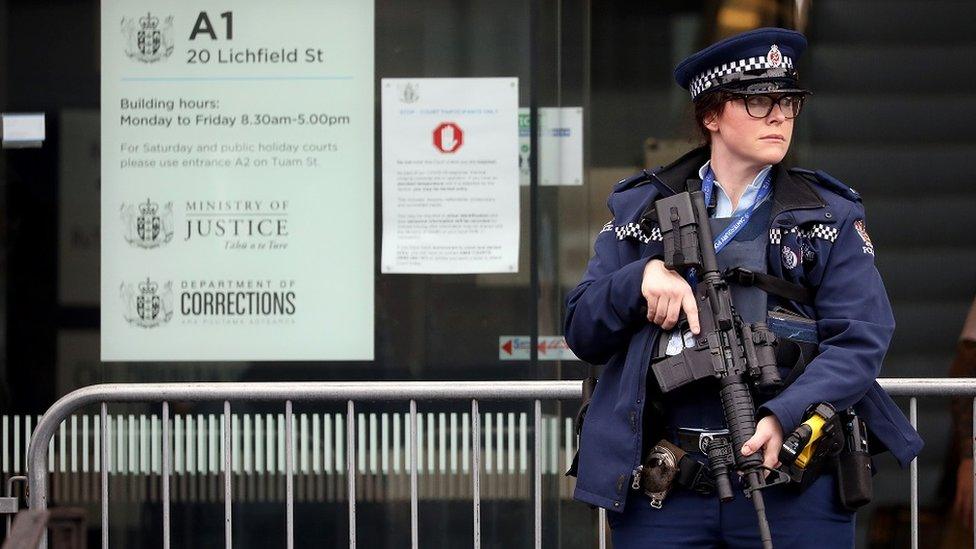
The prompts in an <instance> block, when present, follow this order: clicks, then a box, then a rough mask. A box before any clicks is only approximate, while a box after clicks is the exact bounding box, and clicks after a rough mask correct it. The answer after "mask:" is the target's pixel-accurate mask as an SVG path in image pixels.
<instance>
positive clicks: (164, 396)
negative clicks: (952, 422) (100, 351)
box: [27, 378, 976, 549]
mask: <svg viewBox="0 0 976 549" xmlns="http://www.w3.org/2000/svg"><path fill="white" fill-rule="evenodd" d="M879 382H880V383H881V386H882V387H884V388H885V390H887V391H888V393H889V394H891V395H892V396H907V397H910V400H909V419H910V421H911V423H912V425H913V426H916V427H917V419H918V418H917V398H918V397H923V396H943V397H947V396H954V397H963V396H965V397H973V426H974V430H976V378H897V379H895V378H888V379H880V380H879ZM581 390H582V386H581V383H580V382H579V381H476V382H448V381H430V382H428V381H413V382H386V381H383V382H301V383H294V382H279V383H138V384H104V385H93V386H90V387H85V388H82V389H79V390H77V391H74V392H71V393H69V394H68V395H65V396H64V397H62V398H61V399H60V400H58V401H57V402H55V403H54V405H52V406H51V408H50V409H49V410H48V411H47V413H45V414H44V416H43V417H42V418H41V420H40V422H39V423H38V424H37V428H36V430H35V431H34V434H33V436H32V437H31V442H30V447H29V449H28V455H27V460H28V469H29V471H28V478H29V481H28V488H29V505H30V507H31V509H36V510H43V509H46V508H47V499H48V457H49V456H48V453H49V452H48V448H49V444H50V442H51V439H52V437H54V435H55V434H56V432H57V430H58V428H59V427H60V425H61V423H62V422H63V421H64V420H66V419H67V418H68V417H70V416H71V414H73V413H74V412H76V411H77V410H79V409H81V408H82V407H84V406H88V405H92V404H100V405H101V422H100V424H101V429H102V430H103V433H102V436H101V437H100V449H99V452H100V455H101V460H102V462H103V463H104V462H105V456H106V455H107V453H108V448H107V444H108V437H107V436H105V433H104V430H105V429H106V428H107V424H108V422H107V421H106V417H107V414H108V412H107V404H108V403H109V402H112V403H160V404H161V405H162V429H163V432H162V435H163V436H162V438H163V441H164V442H163V444H162V467H161V470H162V479H161V480H162V481H161V484H162V508H163V524H162V527H163V547H164V548H167V549H168V548H169V547H170V472H171V468H172V467H171V463H170V461H171V452H172V449H171V447H170V445H171V440H170V437H169V413H170V412H169V403H170V402H221V401H222V402H223V404H224V414H223V417H222V419H221V421H222V422H223V429H222V431H223V433H222V434H223V448H224V449H225V451H224V452H222V454H223V455H222V457H223V462H224V471H223V472H224V537H225V546H226V547H228V548H229V547H231V546H232V535H231V534H232V528H231V527H232V519H233V516H232V512H231V504H232V503H233V483H232V482H231V480H232V479H231V477H232V474H233V468H232V466H231V463H232V459H233V457H234V456H233V452H234V446H233V444H232V443H231V440H230V437H231V426H230V421H231V417H232V415H231V405H230V403H231V401H238V402H241V401H243V402H270V401H284V403H285V422H284V424H285V445H284V446H285V460H284V461H285V479H286V480H285V490H286V498H285V502H286V503H285V524H286V533H285V536H286V540H285V541H286V547H288V548H289V549H291V548H292V547H294V485H293V475H294V458H293V455H292V453H293V451H294V450H293V436H294V433H293V422H292V417H293V416H292V403H293V402H341V401H346V402H347V404H346V422H347V426H348V429H347V431H346V446H347V449H348V451H347V452H346V456H345V457H346V469H347V473H346V479H347V483H348V488H347V491H348V492H347V493H348V509H349V510H348V514H349V547H351V548H354V547H355V546H356V469H355V457H356V456H355V454H356V451H355V448H356V446H355V433H356V430H355V424H356V416H355V404H354V402H355V401H409V403H410V422H409V423H410V425H409V433H410V435H409V436H410V439H411V442H410V452H409V454H410V457H409V467H410V518H411V520H410V525H411V547H413V548H417V547H418V546H419V533H418V489H417V470H418V463H417V447H418V444H417V401H418V400H424V401H448V400H470V401H471V418H472V427H471V431H472V432H471V437H472V440H473V441H475V443H474V444H472V445H471V447H472V456H471V457H472V467H471V476H472V493H473V497H472V499H473V501H472V504H473V505H472V507H473V516H472V519H473V539H472V545H473V547H475V548H480V547H481V513H480V503H481V502H480V499H481V498H480V495H481V487H480V481H481V479H480V474H481V471H480V465H481V455H480V453H481V452H480V444H479V443H478V442H479V441H480V438H481V424H480V414H479V411H478V403H479V400H488V401H530V400H531V401H534V423H533V426H534V428H535V433H536V434H535V435H534V436H533V439H534V440H533V445H534V449H533V454H534V464H533V473H532V474H533V495H534V511H535V512H534V524H535V545H534V546H535V547H536V548H541V547H542V463H541V456H542V448H541V444H542V441H541V438H540V437H539V436H538V433H539V432H540V426H541V424H542V401H543V400H575V399H579V398H580V396H581ZM973 457H974V463H976V445H974V450H973ZM108 473H109V471H108V467H102V468H101V470H100V474H101V527H102V547H103V548H107V547H108V519H109V513H108V503H109V497H108V496H109V495H108V486H109V483H108ZM973 474H974V475H976V469H974V472H973ZM909 475H910V482H911V540H912V548H913V549H917V548H918V464H917V459H916V460H913V461H912V463H911V466H910V473H909ZM973 498H974V506H973V517H974V521H976V493H974V496H973ZM606 537H607V536H606V520H605V511H603V510H602V509H601V510H600V512H599V536H598V538H599V546H600V548H601V549H604V548H605V546H606ZM46 545H47V544H46V540H44V541H43V542H42V544H41V547H46ZM973 546H974V548H976V535H974V541H973Z"/></svg>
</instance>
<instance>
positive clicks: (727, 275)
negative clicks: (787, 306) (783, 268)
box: [722, 267, 813, 305]
mask: <svg viewBox="0 0 976 549" xmlns="http://www.w3.org/2000/svg"><path fill="white" fill-rule="evenodd" d="M722 278H724V279H725V280H727V281H729V282H734V283H736V284H738V285H740V286H755V287H756V288H759V289H760V290H763V291H764V292H766V293H767V294H772V295H775V296H779V297H782V298H784V299H788V300H790V301H795V302H797V303H803V304H804V305H812V304H813V296H812V295H811V293H810V290H808V289H807V288H806V287H804V286H801V285H799V284H794V283H792V282H788V281H786V280H783V279H782V278H779V277H775V276H773V275H769V274H766V273H757V272H753V271H750V270H749V269H743V268H742V267H733V268H730V269H727V270H726V271H725V272H724V273H723V274H722Z"/></svg>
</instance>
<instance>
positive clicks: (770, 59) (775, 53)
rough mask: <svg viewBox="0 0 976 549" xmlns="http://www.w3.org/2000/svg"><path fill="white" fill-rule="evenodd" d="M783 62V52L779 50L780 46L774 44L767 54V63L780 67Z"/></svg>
mask: <svg viewBox="0 0 976 549" xmlns="http://www.w3.org/2000/svg"><path fill="white" fill-rule="evenodd" d="M782 62H783V54H782V53H781V52H780V51H779V46H777V45H776V44H773V45H772V47H770V48H769V53H767V54H766V64H767V65H769V66H770V67H778V66H779V65H780V63H782Z"/></svg>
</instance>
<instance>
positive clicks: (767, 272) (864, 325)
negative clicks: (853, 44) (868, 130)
mask: <svg viewBox="0 0 976 549" xmlns="http://www.w3.org/2000/svg"><path fill="white" fill-rule="evenodd" d="M805 48H806V39H805V37H804V36H803V35H802V34H800V33H798V32H795V31H792V30H787V29H780V28H762V29H757V30H753V31H749V32H745V33H742V34H739V35H736V36H732V37H730V38H727V39H725V40H722V41H720V42H718V43H716V44H713V45H711V46H709V47H707V48H705V49H703V50H701V51H699V52H697V53H695V54H694V55H692V56H690V57H689V58H687V59H685V60H684V61H682V62H681V63H680V64H679V65H678V66H677V68H676V69H675V72H674V76H675V79H676V81H677V83H678V85H680V86H681V87H682V88H684V89H686V90H688V91H689V92H690V94H691V99H692V101H693V102H694V106H695V111H696V120H697V122H698V125H699V129H700V130H701V131H702V134H703V137H705V143H704V144H703V145H701V146H699V147H698V148H696V149H694V150H691V151H689V152H688V153H686V154H684V155H683V156H681V157H680V158H678V159H676V160H674V161H673V162H671V163H670V164H668V165H666V166H662V167H659V168H657V169H654V170H644V171H642V172H640V173H638V174H636V175H634V176H632V177H630V178H627V179H625V180H623V181H620V182H619V183H618V184H617V185H616V186H615V187H614V188H613V191H612V193H611V195H610V197H609V200H608V202H607V204H608V207H609V209H610V212H611V214H612V216H613V218H612V220H611V221H609V222H608V223H607V224H606V225H605V226H604V227H603V229H602V231H601V232H600V233H599V235H598V236H597V238H596V242H595V244H594V251H595V253H594V255H593V257H592V258H591V259H590V261H589V264H588V265H587V269H586V272H585V274H584V275H583V278H582V280H581V281H580V283H579V285H578V286H577V287H576V288H575V289H574V290H572V291H571V292H570V293H569V295H568V296H567V299H566V306H567V307H566V319H565V334H566V339H567V342H568V343H569V346H570V347H571V348H572V350H573V351H574V352H575V353H576V355H577V356H579V357H580V358H581V359H583V360H585V361H587V362H590V363H593V364H605V365H606V366H605V367H604V369H603V370H602V373H601V375H600V377H599V380H598V381H597V382H596V385H595V388H594V390H593V393H592V397H591V399H590V400H589V403H588V405H587V409H586V412H585V415H583V416H582V425H581V431H580V442H579V452H578V454H577V460H576V461H575V463H574V466H573V468H572V469H571V471H570V474H576V475H577V482H576V491H575V497H576V499H579V500H581V501H583V502H586V503H589V504H591V505H594V506H599V507H603V508H605V509H607V510H608V511H609V512H608V513H607V517H608V521H609V523H610V527H611V530H612V535H613V543H614V547H615V548H616V549H627V548H634V547H641V548H643V547H655V548H667V547H683V548H690V547H758V546H759V545H760V539H759V533H758V529H757V518H756V512H755V510H754V509H753V506H752V504H751V502H750V501H749V500H748V499H746V498H745V497H744V495H743V493H742V490H741V485H740V484H739V483H738V481H737V479H736V476H737V475H734V474H733V475H732V478H733V484H734V487H735V492H736V497H735V499H734V500H732V501H730V502H724V503H722V502H720V501H719V499H718V498H717V497H716V495H715V494H714V492H713V491H711V492H710V490H709V486H708V475H709V471H708V468H707V460H706V459H705V454H704V451H703V450H704V448H705V447H706V446H705V445H706V444H707V443H708V441H710V440H711V439H713V438H715V437H722V436H723V434H725V433H727V431H724V432H723V430H724V428H725V425H724V416H723V412H722V407H721V403H720V402H719V396H718V394H719V393H718V385H717V382H715V380H712V379H702V380H699V381H696V382H693V383H691V384H689V385H687V386H684V387H681V388H679V389H676V390H674V391H671V392H668V393H663V394H662V393H661V392H660V391H656V390H655V378H654V376H653V375H651V376H649V375H648V370H649V368H648V367H649V363H650V362H651V361H652V360H654V358H655V357H660V356H666V355H670V354H674V353H676V352H678V351H680V350H681V348H682V345H683V344H684V345H688V343H687V341H688V340H689V339H693V336H694V335H696V334H697V333H698V332H699V320H698V310H697V307H696V302H695V299H694V297H693V294H692V288H691V285H690V284H689V281H688V280H686V279H685V278H683V277H682V276H681V275H680V274H678V273H677V272H674V271H670V270H668V269H667V268H666V267H665V266H664V263H663V262H662V257H663V255H664V254H663V245H662V237H661V231H660V227H659V225H658V223H657V214H656V212H654V203H655V201H656V200H658V199H660V198H663V197H666V196H669V195H673V194H676V193H680V192H683V191H684V190H686V189H687V185H688V182H689V180H696V181H698V180H700V181H701V183H700V184H701V186H702V190H703V192H704V194H705V196H706V199H707V202H708V213H709V216H710V217H711V219H710V222H711V224H712V232H713V233H714V234H715V237H716V242H719V241H720V245H717V246H716V248H717V250H718V260H719V264H720V267H721V268H722V269H723V270H725V271H726V272H727V273H729V281H730V282H729V284H730V286H731V292H732V299H733V305H734V307H735V309H736V312H737V313H738V314H739V315H741V317H742V318H743V319H744V320H746V321H749V322H755V321H767V322H768V324H769V326H770V328H771V329H772V330H773V331H774V332H776V335H777V339H778V343H779V345H778V346H777V355H778V356H777V359H778V360H777V364H778V366H779V371H780V373H781V376H782V378H783V380H784V388H782V389H781V390H780V392H778V393H776V394H774V395H771V396H766V397H765V398H761V397H757V399H758V400H757V401H756V404H757V406H758V410H757V413H756V418H757V420H758V421H757V425H756V429H755V434H754V435H753V436H752V438H751V439H749V440H748V442H746V443H745V444H744V445H743V446H742V447H741V448H734V451H736V452H741V453H742V454H743V455H747V454H752V453H756V452H758V453H760V454H761V455H762V456H763V462H764V465H766V466H768V467H771V468H775V467H778V466H780V465H781V464H780V463H779V459H778V457H777V456H778V453H779V449H780V446H781V445H782V442H783V438H784V434H788V433H790V432H791V431H793V429H795V428H796V427H797V426H798V425H799V424H800V423H801V422H802V421H803V419H804V414H805V413H806V412H807V411H808V410H809V409H810V407H811V406H812V405H815V404H817V403H821V402H827V403H829V404H830V405H832V406H833V408H835V409H837V410H845V409H849V408H850V409H852V410H853V411H855V412H856V413H857V415H858V417H860V418H861V419H862V420H863V421H864V422H865V423H866V424H867V426H868V432H869V433H870V436H869V438H870V441H871V449H870V450H871V452H873V453H878V452H881V451H885V450H887V451H890V452H891V453H892V454H893V455H894V456H895V458H897V460H898V461H899V463H900V464H901V465H902V467H905V466H907V465H908V464H909V462H910V461H911V460H912V458H914V457H915V456H916V455H917V454H918V452H919V451H920V450H921V447H922V440H921V439H920V438H919V436H918V434H917V433H916V432H915V430H914V429H913V428H912V427H911V425H910V424H909V423H908V421H907V420H906V418H905V416H904V414H903V413H902V412H901V411H900V409H899V408H898V407H897V406H896V405H895V404H894V403H893V402H892V400H891V399H890V397H889V396H888V395H887V393H885V392H884V391H883V390H882V389H881V387H880V386H879V385H878V384H877V382H876V378H877V377H878V374H879V372H880V369H881V364H882V360H883V358H884V355H885V353H886V351H887V348H888V344H889V342H890V339H891V336H892V333H893V331H894V327H895V322H894V318H893V316H892V312H891V307H890V304H889V301H888V297H887V294H886V292H885V289H884V285H883V284H882V281H881V277H880V275H879V273H878V271H877V269H876V268H875V262H874V259H875V248H874V246H873V244H872V242H871V239H870V237H869V236H868V233H867V230H866V226H865V213H864V207H863V205H862V203H861V198H860V196H859V195H858V194H857V193H856V192H855V191H854V190H853V189H851V188H850V187H848V186H847V185H845V184H843V183H841V182H840V181H838V180H837V179H835V178H834V177H832V176H830V175H829V174H827V173H825V172H823V171H819V170H818V171H814V170H809V169H803V168H790V167H787V166H784V165H783V164H782V160H783V158H784V157H785V156H786V153H787V151H788V149H789V146H790V142H791V139H792V136H793V126H794V123H795V122H796V120H797V116H798V115H799V114H800V112H801V110H802V107H803V104H804V101H805V99H806V98H807V96H808V95H810V93H811V92H809V91H808V90H806V89H804V88H803V87H801V85H800V83H799V82H798V80H797V71H796V67H795V64H796V62H797V60H798V59H799V58H800V56H801V54H802V53H803V51H804V49H805ZM659 440H660V442H661V443H663V444H665V445H668V447H669V448H673V449H674V450H675V451H676V452H677V453H679V454H680V455H681V458H680V459H679V460H678V461H679V462H680V463H678V464H676V465H675V467H676V468H677V471H676V473H675V478H674V479H673V481H672V482H671V484H670V485H669V486H670V489H669V490H668V491H667V492H666V493H665V492H662V493H660V494H658V495H657V496H655V497H651V496H649V495H648V493H647V492H646V491H645V490H643V489H641V483H642V482H643V481H642V478H641V470H642V469H641V468H642V467H643V463H644V462H645V459H646V458H647V456H648V455H649V454H648V453H649V451H652V450H654V449H655V448H657V446H655V445H656V443H657V442H658V441H659ZM656 463H660V460H659V461H658V462H656ZM836 476H837V475H835V474H834V473H833V471H831V470H829V469H828V468H825V471H824V472H823V473H822V474H820V475H819V476H817V477H815V478H816V480H814V481H812V482H810V483H807V484H806V485H805V486H803V487H802V489H799V488H798V487H797V486H791V485H789V484H785V485H778V486H772V487H769V488H766V489H764V490H763V495H764V499H765V503H766V514H767V517H768V520H769V525H770V531H771V534H772V541H773V543H774V545H775V546H777V547H790V548H791V549H802V548H806V547H811V548H813V547H816V548H820V547H832V548H834V547H852V546H853V543H854V541H853V539H854V511H852V510H850V509H849V508H847V507H846V506H845V505H842V504H841V501H840V499H839V497H838V483H837V479H836V478H835V477H836Z"/></svg>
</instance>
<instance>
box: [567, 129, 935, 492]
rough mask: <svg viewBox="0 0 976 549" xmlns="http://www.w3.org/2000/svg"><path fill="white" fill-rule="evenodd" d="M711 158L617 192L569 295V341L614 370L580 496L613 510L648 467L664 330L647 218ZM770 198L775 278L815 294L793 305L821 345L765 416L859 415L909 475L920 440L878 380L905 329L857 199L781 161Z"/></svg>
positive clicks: (608, 375) (588, 421)
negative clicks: (648, 279) (650, 282)
mask: <svg viewBox="0 0 976 549" xmlns="http://www.w3.org/2000/svg"><path fill="white" fill-rule="evenodd" d="M710 154H711V151H710V149H709V147H708V146H707V145H706V146H702V147H698V148H696V149H694V150H692V151H690V152H688V153H686V154H685V155H684V156H682V157H681V158H679V159H677V160H676V161H674V162H672V163H671V164H669V165H667V166H664V167H661V168H658V169H656V170H653V171H648V170H645V171H643V172H641V173H638V174H637V175H635V176H633V177H630V178H628V179H625V180H623V181H621V182H620V183H618V184H617V185H616V186H615V187H614V189H613V192H612V193H611V194H610V198H609V200H608V201H607V206H608V207H609V208H610V212H611V213H612V214H613V219H612V221H610V222H608V223H607V224H606V225H604V227H603V229H602V230H601V232H600V233H599V235H598V236H597V238H596V242H595V244H594V251H595V253H594V256H593V257H592V258H591V259H590V261H589V264H588V265H587V268H586V272H585V274H584V275H583V278H582V280H581V281H580V283H579V285H577V286H576V288H575V289H573V290H572V291H571V292H570V293H569V295H568V296H567V298H566V318H565V335H566V342H567V343H568V344H569V347H570V348H571V349H572V350H573V352H574V353H576V356H578V357H579V358H580V359H582V360H584V361H586V362H589V363H592V364H605V365H606V366H605V367H604V369H603V371H602V373H601V375H600V377H599V381H598V382H597V384H596V388H595V390H594V392H593V395H592V400H591V401H590V404H589V408H588V410H587V412H586V415H585V419H584V421H583V424H582V429H581V432H580V441H579V453H578V456H577V458H578V470H577V480H576V491H575V494H574V495H575V498H576V499H578V500H581V501H584V502H586V503H589V504H592V505H596V506H599V507H604V508H606V509H609V510H611V511H623V509H624V505H625V502H626V500H627V497H626V496H627V490H628V489H629V488H630V485H631V477H632V475H633V474H634V470H635V469H636V467H637V465H638V464H639V463H640V461H641V455H640V453H641V443H642V441H641V437H642V430H643V418H642V414H643V411H644V402H643V400H644V398H645V394H646V391H645V383H646V382H647V370H648V366H649V362H650V359H651V353H652V347H653V345H654V343H655V340H656V339H657V336H658V334H659V332H660V328H659V326H657V325H654V324H652V323H649V322H648V321H647V318H646V316H645V315H644V314H643V312H642V311H641V308H642V307H646V300H645V299H644V297H643V296H642V294H641V282H642V279H643V272H644V267H645V265H646V264H647V263H648V261H649V260H650V259H651V258H654V257H662V256H663V244H662V242H661V235H660V230H659V229H658V228H657V227H647V226H646V225H645V226H644V227H642V226H641V217H642V214H643V213H644V211H645V210H646V209H647V208H648V207H649V206H651V205H653V203H654V201H656V200H657V199H659V198H663V197H664V196H667V195H669V194H674V193H678V192H682V191H684V190H685V189H686V184H687V183H686V182H687V179H689V178H695V179H697V178H698V169H699V167H701V165H702V164H704V162H705V161H706V160H707V159H708V158H710ZM771 200H773V204H772V212H771V215H770V227H769V230H770V238H769V246H768V254H767V267H768V273H769V274H772V275H775V276H778V277H780V278H783V279H785V280H788V281H790V282H794V283H797V284H801V285H803V286H805V287H807V288H809V289H811V291H812V292H813V295H814V298H813V300H812V304H810V305H802V304H794V306H795V307H796V308H797V309H798V310H800V311H801V312H802V313H803V314H805V315H806V316H807V317H809V318H812V319H815V320H816V322H817V331H818V334H819V339H820V343H819V354H818V355H817V356H816V357H815V358H814V359H813V360H812V361H810V363H809V364H807V366H806V369H805V370H804V371H803V373H802V374H800V376H799V377H798V378H796V380H795V381H794V382H793V383H792V384H790V385H789V386H788V387H786V389H784V390H783V391H782V392H780V393H779V394H778V395H776V396H775V397H773V398H772V399H770V400H768V401H766V402H765V403H764V404H763V405H762V406H761V407H760V408H759V410H758V413H757V417H762V416H764V415H767V414H775V416H776V417H777V419H778V420H779V422H780V424H781V425H782V427H783V431H784V432H787V433H788V432H790V431H792V430H793V429H794V428H795V427H796V426H797V425H798V424H799V423H800V422H801V420H802V416H803V414H804V413H805V411H806V409H807V407H808V406H810V405H811V404H813V403H817V402H824V401H826V402H830V403H831V404H833V405H834V407H835V408H836V409H846V408H848V407H851V406H853V407H854V409H855V411H856V412H857V413H858V414H859V415H860V416H861V417H862V419H864V420H865V421H866V422H867V425H868V428H869V430H870V431H871V432H872V433H873V437H872V438H873V440H876V441H880V443H881V445H882V448H877V445H876V447H875V448H873V449H872V452H876V451H879V450H884V449H887V450H889V451H891V453H892V454H893V455H894V456H895V458H897V460H898V462H899V463H900V464H901V466H902V467H905V466H907V465H908V463H909V462H911V460H912V459H913V458H914V457H915V456H916V455H918V453H919V451H920V450H921V448H922V439H921V438H920V437H919V435H918V433H917V432H916V431H915V429H913V428H912V426H911V424H910V423H909V422H908V420H907V419H906V418H905V415H904V414H903V413H902V411H901V410H900V409H899V408H898V406H897V405H896V404H895V403H894V402H893V401H892V400H891V398H890V397H889V396H888V394H887V393H886V392H885V391H884V390H883V389H882V388H881V387H880V386H879V385H878V383H877V381H876V379H877V377H878V374H879V372H880V369H881V363H882V360H883V358H884V355H885V353H886V351H887V349H888V344H889V342H890V340H891V336H892V333H893V332H894V329H895V321H894V317H893V315H892V312H891V305H890V303H889V301H888V296H887V294H886V292H885V289H884V284H883V283H882V281H881V276H880V274H879V273H878V270H877V269H876V268H875V264H874V246H873V245H872V243H871V240H870V238H869V236H868V234H867V231H866V230H865V227H864V208H863V206H862V205H861V200H860V197H859V195H858V194H857V193H856V192H854V190H853V189H851V188H849V187H847V186H846V185H844V184H843V183H841V182H840V181H838V180H836V179H835V178H833V177H832V176H830V175H828V174H826V173H824V172H822V171H812V170H806V169H802V168H786V167H784V166H783V165H782V164H776V165H775V166H773V196H772V198H771ZM791 255H792V257H791ZM716 398H718V395H716Z"/></svg>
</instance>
